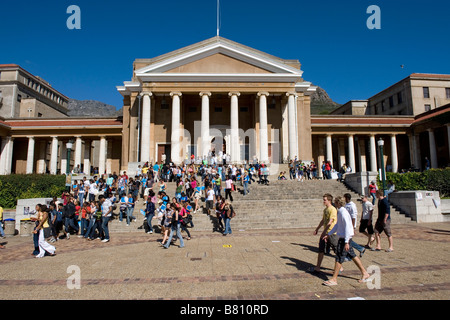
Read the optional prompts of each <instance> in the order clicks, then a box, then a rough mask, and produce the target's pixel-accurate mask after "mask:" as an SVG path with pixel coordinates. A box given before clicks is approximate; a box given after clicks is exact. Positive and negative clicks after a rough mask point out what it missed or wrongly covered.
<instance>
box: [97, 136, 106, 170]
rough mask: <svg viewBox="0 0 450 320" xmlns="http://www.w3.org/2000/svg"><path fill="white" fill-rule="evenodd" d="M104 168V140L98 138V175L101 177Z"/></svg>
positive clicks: (102, 137) (103, 138)
mask: <svg viewBox="0 0 450 320" xmlns="http://www.w3.org/2000/svg"><path fill="white" fill-rule="evenodd" d="M105 166H106V138H105V136H101V137H100V152H99V156H98V174H99V175H100V176H102V175H103V174H104V173H105Z"/></svg>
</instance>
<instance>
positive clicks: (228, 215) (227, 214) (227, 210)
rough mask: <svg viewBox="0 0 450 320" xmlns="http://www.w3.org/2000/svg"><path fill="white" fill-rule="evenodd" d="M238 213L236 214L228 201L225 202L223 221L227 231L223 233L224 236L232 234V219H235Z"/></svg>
mask: <svg viewBox="0 0 450 320" xmlns="http://www.w3.org/2000/svg"><path fill="white" fill-rule="evenodd" d="M235 215H236V213H235V212H234V209H233V206H232V205H231V203H229V202H228V201H226V202H225V206H224V207H223V219H224V221H225V231H224V233H223V235H224V236H226V235H227V234H232V233H233V232H232V230H231V225H230V223H231V219H233V218H234V216H235Z"/></svg>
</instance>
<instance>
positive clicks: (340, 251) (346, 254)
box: [336, 238, 356, 264]
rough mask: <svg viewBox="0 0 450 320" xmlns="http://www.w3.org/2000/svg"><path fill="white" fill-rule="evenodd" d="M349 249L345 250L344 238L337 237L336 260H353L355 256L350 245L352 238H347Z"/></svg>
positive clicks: (342, 261)
mask: <svg viewBox="0 0 450 320" xmlns="http://www.w3.org/2000/svg"><path fill="white" fill-rule="evenodd" d="M348 244H349V250H348V251H345V239H344V238H339V240H338V244H337V248H336V262H339V263H340V264H343V263H344V261H348V260H353V259H354V258H355V257H356V254H355V251H353V247H352V239H350V240H349V242H348ZM346 259H348V260H346Z"/></svg>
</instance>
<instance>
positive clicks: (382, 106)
mask: <svg viewBox="0 0 450 320" xmlns="http://www.w3.org/2000/svg"><path fill="white" fill-rule="evenodd" d="M385 109H386V104H385V103H384V100H383V101H381V112H384V111H385Z"/></svg>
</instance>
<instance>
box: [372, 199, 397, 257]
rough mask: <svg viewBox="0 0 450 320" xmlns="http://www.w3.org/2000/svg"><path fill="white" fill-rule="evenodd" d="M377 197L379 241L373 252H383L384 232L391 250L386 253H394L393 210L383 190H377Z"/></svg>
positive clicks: (376, 230) (376, 225) (376, 234)
mask: <svg viewBox="0 0 450 320" xmlns="http://www.w3.org/2000/svg"><path fill="white" fill-rule="evenodd" d="M376 197H377V199H378V218H377V221H376V222H375V239H376V240H377V245H376V247H375V249H372V250H373V251H380V250H381V233H382V232H383V231H384V233H385V234H386V236H387V237H388V241H389V248H388V249H386V252H392V251H394V246H393V239H392V232H391V208H390V205H389V202H388V200H387V198H386V197H385V196H384V194H383V191H382V190H377V192H376Z"/></svg>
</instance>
